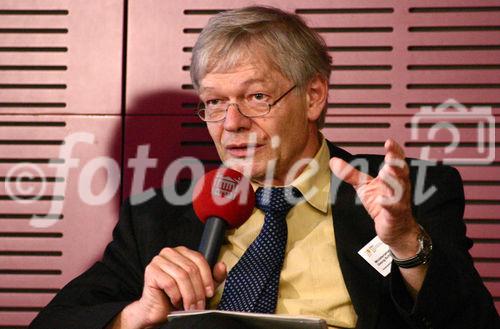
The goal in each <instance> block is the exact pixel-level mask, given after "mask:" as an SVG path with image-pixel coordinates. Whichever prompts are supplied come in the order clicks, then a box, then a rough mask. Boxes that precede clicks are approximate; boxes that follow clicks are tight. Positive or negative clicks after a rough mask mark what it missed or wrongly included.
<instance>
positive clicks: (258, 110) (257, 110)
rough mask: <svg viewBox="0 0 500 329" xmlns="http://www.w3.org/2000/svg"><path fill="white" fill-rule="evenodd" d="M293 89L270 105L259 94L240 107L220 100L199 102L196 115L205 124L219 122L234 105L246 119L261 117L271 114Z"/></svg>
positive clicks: (252, 96)
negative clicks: (274, 107)
mask: <svg viewBox="0 0 500 329" xmlns="http://www.w3.org/2000/svg"><path fill="white" fill-rule="evenodd" d="M295 87H297V85H293V86H292V88H290V89H288V90H287V91H286V92H285V93H284V94H283V95H281V96H280V97H278V99H276V100H275V101H274V102H272V103H269V102H268V101H269V97H267V96H266V95H264V94H260V93H257V94H253V95H251V97H250V98H248V99H245V100H244V101H243V102H242V103H241V105H240V104H238V103H228V102H227V101H221V100H213V101H208V102H207V103H205V102H200V104H199V105H198V110H197V111H196V114H198V116H199V117H200V119H201V120H203V121H205V122H216V121H221V120H224V119H225V118H226V114H227V110H228V109H229V106H231V105H234V106H236V108H237V109H238V111H239V112H240V113H241V114H242V115H243V116H245V117H247V118H257V117H262V116H264V115H266V114H268V113H269V112H271V108H272V107H273V106H274V105H276V104H278V102H279V101H281V100H282V99H283V98H285V96H286V95H288V94H289V93H290V92H291V91H292V90H293V89H294V88H295Z"/></svg>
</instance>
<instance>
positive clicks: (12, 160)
mask: <svg viewBox="0 0 500 329" xmlns="http://www.w3.org/2000/svg"><path fill="white" fill-rule="evenodd" d="M24 162H26V163H52V164H56V163H60V164H62V163H64V162H65V161H64V159H57V158H54V159H49V158H0V163H24Z"/></svg>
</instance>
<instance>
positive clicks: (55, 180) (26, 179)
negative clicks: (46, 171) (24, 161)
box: [0, 176, 64, 183]
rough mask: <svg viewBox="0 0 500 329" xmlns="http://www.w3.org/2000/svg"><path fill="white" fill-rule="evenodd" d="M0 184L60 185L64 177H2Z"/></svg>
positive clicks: (0, 177)
mask: <svg viewBox="0 0 500 329" xmlns="http://www.w3.org/2000/svg"><path fill="white" fill-rule="evenodd" d="M0 182H29V183H45V182H47V183H61V182H64V177H15V176H14V177H2V176H0Z"/></svg>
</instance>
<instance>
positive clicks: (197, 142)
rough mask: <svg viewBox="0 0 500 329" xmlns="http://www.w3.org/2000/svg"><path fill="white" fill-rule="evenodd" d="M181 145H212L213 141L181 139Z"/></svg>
mask: <svg viewBox="0 0 500 329" xmlns="http://www.w3.org/2000/svg"><path fill="white" fill-rule="evenodd" d="M181 146H214V142H213V141H181Z"/></svg>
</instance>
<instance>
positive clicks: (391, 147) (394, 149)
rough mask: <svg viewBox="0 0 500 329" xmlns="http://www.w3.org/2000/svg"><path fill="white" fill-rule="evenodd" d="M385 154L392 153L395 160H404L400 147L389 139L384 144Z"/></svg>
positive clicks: (403, 153)
mask: <svg viewBox="0 0 500 329" xmlns="http://www.w3.org/2000/svg"><path fill="white" fill-rule="evenodd" d="M384 148H385V153H392V154H394V155H395V157H396V158H399V159H404V158H405V152H404V150H403V148H402V147H401V145H399V144H398V143H397V142H396V141H395V140H394V139H392V138H389V139H387V140H386V141H385V143H384Z"/></svg>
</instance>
